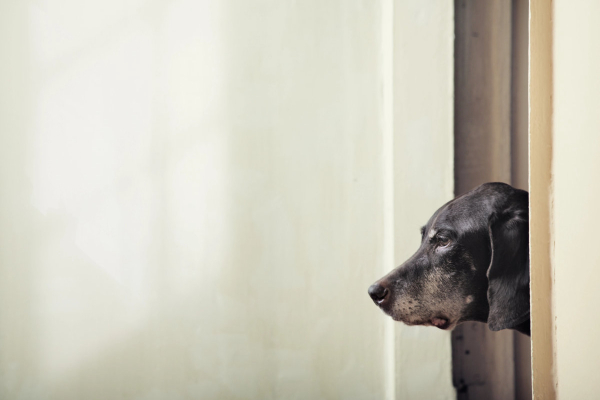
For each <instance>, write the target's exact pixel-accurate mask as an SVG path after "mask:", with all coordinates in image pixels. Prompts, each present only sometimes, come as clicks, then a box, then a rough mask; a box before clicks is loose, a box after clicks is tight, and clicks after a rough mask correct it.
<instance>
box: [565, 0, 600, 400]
mask: <svg viewBox="0 0 600 400" xmlns="http://www.w3.org/2000/svg"><path fill="white" fill-rule="evenodd" d="M599 14H600V3H598V2H597V1H577V2H572V1H562V0H561V1H556V2H555V3H554V146H553V164H554V165H553V174H554V268H555V276H554V290H555V295H554V304H555V318H556V320H555V321H556V344H555V346H556V360H555V362H556V374H557V378H558V379H557V382H558V386H557V394H558V398H559V399H592V398H597V397H598V391H599V390H600V382H598V378H597V371H598V366H599V365H600V363H599V361H598V360H600V347H599V346H598V343H597V341H598V338H599V337H600V322H599V321H598V319H597V318H596V316H597V315H598V305H599V304H600V291H598V285H599V284H600V254H598V252H597V250H596V249H597V240H596V233H597V223H598V221H600V211H599V209H598V204H599V203H600V175H599V173H600V114H599V113H598V110H599V109H600V78H599V75H598V71H600V47H599V46H598V37H600V26H598V22H597V18H596V17H595V16H597V15H599Z"/></svg>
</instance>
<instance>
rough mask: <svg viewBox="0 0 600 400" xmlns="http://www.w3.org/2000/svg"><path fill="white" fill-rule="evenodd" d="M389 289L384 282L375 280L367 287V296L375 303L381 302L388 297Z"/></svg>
mask: <svg viewBox="0 0 600 400" xmlns="http://www.w3.org/2000/svg"><path fill="white" fill-rule="evenodd" d="M389 294H390V291H389V289H388V288H387V285H386V284H385V282H375V283H374V284H372V285H371V286H370V287H369V296H371V298H372V299H373V301H374V302H375V303H377V304H382V303H383V302H384V301H385V300H386V299H387V298H388V297H389Z"/></svg>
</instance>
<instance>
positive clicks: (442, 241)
mask: <svg viewBox="0 0 600 400" xmlns="http://www.w3.org/2000/svg"><path fill="white" fill-rule="evenodd" d="M437 242H438V246H439V247H446V246H448V245H449V244H450V239H448V238H447V237H443V236H438V241H437Z"/></svg>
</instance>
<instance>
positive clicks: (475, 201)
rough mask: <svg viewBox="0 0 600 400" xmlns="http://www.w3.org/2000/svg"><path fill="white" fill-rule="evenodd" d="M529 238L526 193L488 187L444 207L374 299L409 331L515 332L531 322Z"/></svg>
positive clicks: (496, 185)
mask: <svg viewBox="0 0 600 400" xmlns="http://www.w3.org/2000/svg"><path fill="white" fill-rule="evenodd" d="M528 232H529V230H528V194H527V192H525V191H523V190H518V189H514V188H512V187H511V186H509V185H506V184H503V183H486V184H483V185H481V186H479V187H477V188H476V189H474V190H472V191H470V192H469V193H466V194H465V195H463V196H460V197H458V198H456V199H454V200H452V201H450V202H448V203H446V204H445V205H443V206H442V207H441V208H440V209H438V210H437V211H436V212H435V213H434V214H433V216H432V217H431V218H430V219H429V221H428V222H427V224H426V225H425V226H424V227H423V228H421V245H420V247H419V249H418V250H417V252H416V253H415V254H414V255H413V256H412V257H410V258H409V259H408V260H407V261H406V262H404V263H403V264H402V265H400V266H399V267H397V268H396V269H394V270H392V271H391V272H390V273H389V274H387V275H386V276H384V277H383V278H381V279H380V280H378V281H377V282H375V283H374V284H373V285H371V287H370V288H369V295H370V296H371V298H372V299H373V301H374V302H375V303H376V304H377V305H378V306H379V307H380V308H381V309H382V310H383V311H384V312H385V313H386V314H388V315H389V316H391V317H392V318H393V319H394V320H396V321H402V322H404V323H406V324H408V325H432V326H436V327H438V328H440V329H452V328H454V327H455V326H456V325H457V324H459V323H461V322H464V321H482V322H487V323H488V326H489V327H490V329H491V330H493V331H497V330H500V329H506V328H514V327H515V326H517V325H519V324H522V323H524V322H525V321H527V320H528V319H529V233H528Z"/></svg>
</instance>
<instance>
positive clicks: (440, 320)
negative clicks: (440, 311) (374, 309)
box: [390, 315, 456, 331]
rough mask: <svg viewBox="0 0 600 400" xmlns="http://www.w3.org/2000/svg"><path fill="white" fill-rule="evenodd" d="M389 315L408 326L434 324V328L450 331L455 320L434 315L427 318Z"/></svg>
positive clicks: (454, 324)
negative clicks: (418, 318) (419, 318)
mask: <svg viewBox="0 0 600 400" xmlns="http://www.w3.org/2000/svg"><path fill="white" fill-rule="evenodd" d="M390 317H392V319H393V320H394V321H397V322H402V323H404V324H405V325H408V326H418V325H422V326H435V327H436V328H438V329H441V330H444V331H450V330H452V329H454V328H455V327H456V322H454V321H450V320H449V319H448V318H444V317H434V318H431V319H428V320H415V319H408V318H403V317H401V316H398V315H390Z"/></svg>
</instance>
